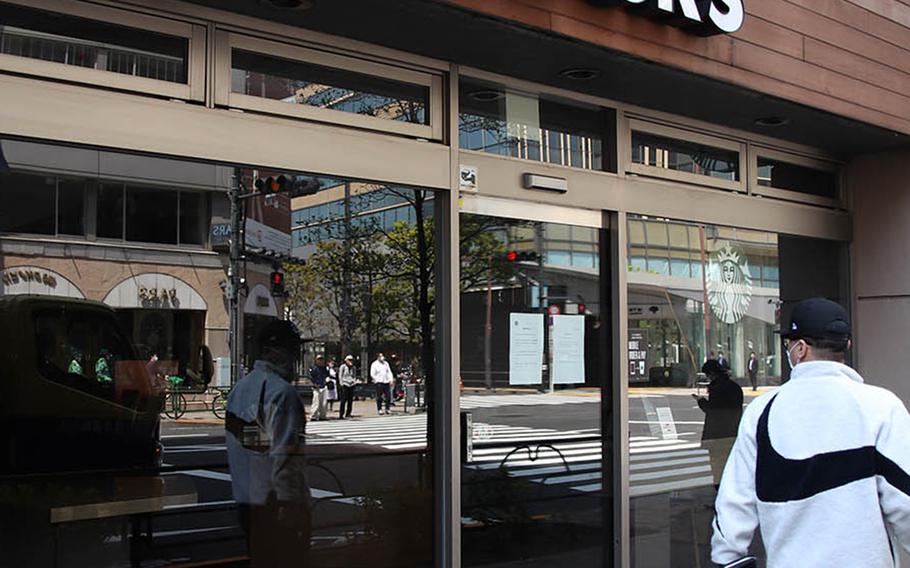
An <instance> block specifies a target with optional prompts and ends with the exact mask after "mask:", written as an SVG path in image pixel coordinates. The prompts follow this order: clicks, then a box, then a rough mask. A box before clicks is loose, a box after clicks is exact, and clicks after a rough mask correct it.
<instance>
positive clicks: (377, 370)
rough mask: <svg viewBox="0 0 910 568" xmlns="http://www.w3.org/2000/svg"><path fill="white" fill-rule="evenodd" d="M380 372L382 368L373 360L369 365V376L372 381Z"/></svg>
mask: <svg viewBox="0 0 910 568" xmlns="http://www.w3.org/2000/svg"><path fill="white" fill-rule="evenodd" d="M381 372H382V370H381V369H380V368H379V365H378V364H377V363H376V362H375V361H373V364H372V365H370V377H372V379H373V381H376V379H378V378H379V375H380V374H381Z"/></svg>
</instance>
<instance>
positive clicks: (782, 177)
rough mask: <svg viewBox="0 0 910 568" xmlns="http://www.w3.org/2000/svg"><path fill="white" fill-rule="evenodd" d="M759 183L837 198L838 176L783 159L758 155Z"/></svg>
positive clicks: (765, 185) (832, 172) (831, 172)
mask: <svg viewBox="0 0 910 568" xmlns="http://www.w3.org/2000/svg"><path fill="white" fill-rule="evenodd" d="M758 185H760V186H764V187H773V188H776V189H786V190H789V191H795V192H797V193H804V194H806V195H814V196H817V197H827V198H830V199H837V198H838V194H839V189H838V176H837V173H835V172H834V171H826V170H821V169H816V168H810V167H807V166H801V165H797V164H791V163H788V162H784V161H781V160H772V159H770V158H765V157H763V156H759V157H758Z"/></svg>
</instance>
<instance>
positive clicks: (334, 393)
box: [325, 357, 338, 413]
mask: <svg viewBox="0 0 910 568" xmlns="http://www.w3.org/2000/svg"><path fill="white" fill-rule="evenodd" d="M326 368H327V369H328V371H329V377H328V378H327V379H326V380H325V400H326V403H327V404H328V407H329V412H330V413H331V412H335V401H336V400H338V371H337V370H336V369H335V359H333V358H331V357H329V360H328V362H327V363H326Z"/></svg>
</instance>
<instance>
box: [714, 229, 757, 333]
mask: <svg viewBox="0 0 910 568" xmlns="http://www.w3.org/2000/svg"><path fill="white" fill-rule="evenodd" d="M707 276H708V278H707V281H708V282H707V283H708V303H709V304H711V311H713V312H714V315H716V316H717V318H718V319H719V320H720V321H722V322H724V323H736V322H738V321H739V320H741V319H742V317H743V316H744V315H745V314H746V310H748V309H749V304H751V303H752V276H751V275H750V274H749V264H748V261H747V260H746V259H745V257H742V259H741V258H740V253H738V252H734V251H733V249H732V248H730V245H729V243H728V244H726V245H725V246H724V247H723V248H721V249H720V250H718V251H715V252H714V253H712V254H711V259H710V263H709V264H708V274H707Z"/></svg>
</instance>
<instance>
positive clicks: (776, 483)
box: [755, 396, 910, 503]
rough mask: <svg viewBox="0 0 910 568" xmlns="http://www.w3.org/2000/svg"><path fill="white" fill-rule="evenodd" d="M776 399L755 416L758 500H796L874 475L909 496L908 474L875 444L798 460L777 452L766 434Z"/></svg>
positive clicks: (909, 482) (756, 490) (776, 501)
mask: <svg viewBox="0 0 910 568" xmlns="http://www.w3.org/2000/svg"><path fill="white" fill-rule="evenodd" d="M776 398H777V397H776V396H775V397H774V398H772V399H771V401H770V402H768V405H767V406H766V407H765V409H764V411H763V412H762V414H761V416H760V417H759V419H758V431H757V436H756V438H757V440H756V441H757V444H758V448H757V459H756V464H755V492H756V495H757V496H758V498H759V500H761V501H764V502H766V503H784V502H787V501H799V500H802V499H808V498H809V497H813V496H815V495H818V494H819V493H823V492H825V491H830V490H831V489H836V488H838V487H842V486H844V485H847V484H849V483H853V482H854V481H860V480H863V479H868V478H870V477H874V476H876V475H881V476H883V477H884V478H885V479H886V480H887V481H888V483H890V484H891V485H893V486H894V487H896V488H897V489H899V490H900V491H902V492H903V493H905V494H907V495H910V476H908V475H907V473H906V472H905V471H904V470H902V469H901V468H900V466H898V465H897V464H896V463H894V462H893V461H891V460H890V459H888V458H886V457H885V456H883V455H882V454H881V453H880V452H879V451H878V450H877V449H876V448H875V446H863V447H860V448H852V449H848V450H840V451H837V452H828V453H823V454H817V455H814V456H812V457H809V458H806V459H801V460H792V459H788V458H785V457H784V456H782V455H780V454H779V453H778V452H777V451H776V450H775V449H774V447H773V446H772V445H771V436H770V434H769V433H768V417H769V416H770V414H771V406H772V405H773V404H774V400H775V399H776Z"/></svg>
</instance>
